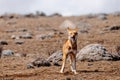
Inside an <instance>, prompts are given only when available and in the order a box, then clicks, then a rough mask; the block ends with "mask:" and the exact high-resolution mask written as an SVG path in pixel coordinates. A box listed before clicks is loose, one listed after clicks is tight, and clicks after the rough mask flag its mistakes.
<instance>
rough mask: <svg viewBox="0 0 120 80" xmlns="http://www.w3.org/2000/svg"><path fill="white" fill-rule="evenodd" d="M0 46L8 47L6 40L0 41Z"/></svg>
mask: <svg viewBox="0 0 120 80" xmlns="http://www.w3.org/2000/svg"><path fill="white" fill-rule="evenodd" d="M0 45H8V42H7V41H6V40H0Z"/></svg>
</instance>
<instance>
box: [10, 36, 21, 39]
mask: <svg viewBox="0 0 120 80" xmlns="http://www.w3.org/2000/svg"><path fill="white" fill-rule="evenodd" d="M11 38H12V39H20V38H21V36H20V35H19V36H18V35H12V36H11Z"/></svg>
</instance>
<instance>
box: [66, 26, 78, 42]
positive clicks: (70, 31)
mask: <svg viewBox="0 0 120 80" xmlns="http://www.w3.org/2000/svg"><path fill="white" fill-rule="evenodd" d="M67 31H68V36H69V39H73V40H76V39H77V35H78V33H77V31H78V28H77V27H76V28H69V27H68V28H67Z"/></svg>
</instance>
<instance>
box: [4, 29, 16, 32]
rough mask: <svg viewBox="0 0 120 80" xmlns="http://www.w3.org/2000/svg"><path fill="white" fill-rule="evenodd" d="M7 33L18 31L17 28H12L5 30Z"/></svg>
mask: <svg viewBox="0 0 120 80" xmlns="http://www.w3.org/2000/svg"><path fill="white" fill-rule="evenodd" d="M5 32H6V33H13V32H16V30H12V29H9V30H5Z"/></svg>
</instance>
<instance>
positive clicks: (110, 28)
mask: <svg viewBox="0 0 120 80" xmlns="http://www.w3.org/2000/svg"><path fill="white" fill-rule="evenodd" d="M103 30H104V31H107V30H110V31H112V30H120V26H119V25H113V26H107V27H106V28H104V29H103Z"/></svg>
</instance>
